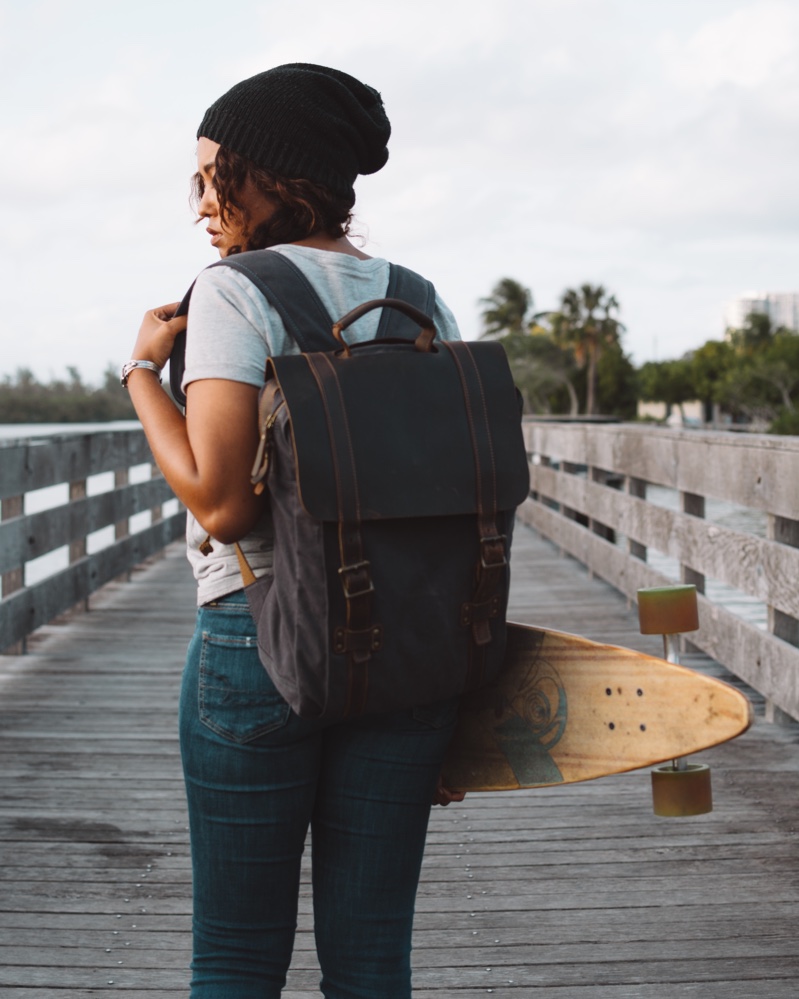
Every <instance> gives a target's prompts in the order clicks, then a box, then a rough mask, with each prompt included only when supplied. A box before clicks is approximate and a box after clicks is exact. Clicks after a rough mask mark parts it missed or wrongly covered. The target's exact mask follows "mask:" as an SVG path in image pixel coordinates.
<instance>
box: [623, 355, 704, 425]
mask: <svg viewBox="0 0 799 999" xmlns="http://www.w3.org/2000/svg"><path fill="white" fill-rule="evenodd" d="M638 392H639V395H640V397H641V399H643V400H645V401H647V402H664V403H665V404H666V409H667V413H666V415H667V416H668V414H669V413H670V412H671V409H672V407H673V406H678V407H679V409H680V413H681V414H682V416H683V418H684V417H685V412H684V410H683V403H686V402H688V401H689V400H691V399H696V398H697V391H696V386H695V385H694V378H693V368H692V365H691V361H690V360H689V359H688V358H686V357H683V358H680V359H679V360H676V361H647V362H646V364H643V365H642V366H641V368H640V369H639V371H638Z"/></svg>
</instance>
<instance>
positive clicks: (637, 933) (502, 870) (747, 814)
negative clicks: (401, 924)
mask: <svg viewBox="0 0 799 999" xmlns="http://www.w3.org/2000/svg"><path fill="white" fill-rule="evenodd" d="M192 603H193V584H192V581H191V579H190V578H189V573H188V569H187V566H186V563H185V560H184V558H183V554H182V552H181V549H180V546H179V545H175V546H172V547H171V548H170V549H168V550H167V552H166V556H165V557H164V558H161V559H157V560H154V561H152V562H151V563H150V564H149V565H148V566H146V567H144V568H142V569H140V570H137V571H136V572H135V573H134V574H133V578H132V580H131V581H130V582H127V583H126V582H117V583H112V584H110V585H109V586H108V587H106V588H105V589H104V590H102V591H100V592H99V593H98V594H97V595H96V596H94V597H92V610H91V612H90V613H89V614H86V615H75V616H73V617H72V618H71V619H70V620H69V621H68V622H67V623H66V624H56V625H51V626H48V627H47V628H45V629H42V631H40V632H39V633H37V635H36V636H35V637H34V638H33V640H32V641H31V643H30V648H31V654H30V655H28V656H27V657H24V658H19V659H15V658H6V659H3V660H0V796H1V797H0V995H2V996H3V997H5V999H45V997H47V999H51V997H53V996H56V997H59V996H63V997H64V999H83V997H88V996H104V997H105V996H113V995H115V994H124V995H126V996H133V997H139V996H140V997H142V999H154V997H155V996H158V997H165V999H172V997H178V996H185V995H186V994H187V987H186V983H187V981H188V972H187V964H188V960H189V946H190V944H189V922H190V915H189V913H190V873H189V860H188V842H187V831H186V815H185V810H184V800H183V788H182V780H181V775H180V765H179V758H178V745H177V735H176V724H175V716H176V703H177V691H178V683H179V676H180V669H181V661H182V658H183V653H184V649H185V645H186V642H187V639H188V636H189V634H190V632H191V628H192V616H193V612H192ZM511 616H512V617H514V618H515V619H517V620H528V621H536V622H538V623H541V624H544V625H548V626H551V627H559V628H562V629H565V630H572V631H578V632H580V633H583V634H586V635H588V636H589V637H593V638H597V639H600V640H606V641H613V642H618V643H621V644H626V645H634V646H637V647H639V648H641V649H642V650H644V651H657V644H658V643H657V640H656V639H651V638H647V639H642V638H641V637H640V636H638V635H637V630H636V621H635V616H634V615H633V614H631V613H630V611H629V610H628V609H627V606H626V604H625V601H624V600H623V598H621V597H620V596H618V595H617V594H616V593H615V591H613V590H611V589H610V588H609V587H607V586H606V585H605V584H603V583H601V582H598V581H592V580H590V579H589V578H588V575H587V573H586V572H585V570H583V569H582V568H581V567H580V566H578V565H577V564H576V563H575V562H573V561H571V560H570V559H565V558H559V557H558V554H557V552H556V551H555V549H554V548H553V547H552V546H551V545H549V544H548V543H546V542H543V541H541V540H540V539H539V538H538V537H537V536H536V535H534V534H533V533H532V532H531V531H529V530H527V529H525V528H519V529H518V533H517V537H516V542H515V547H514V588H513V597H512V613H511ZM695 662H696V663H697V664H700V665H704V666H706V667H707V668H710V669H715V670H718V667H715V666H714V665H712V664H710V665H708V664H707V662H706V661H704V660H702V659H701V657H697V658H696V660H695ZM703 759H705V760H706V761H707V762H711V763H712V764H713V780H714V792H715V798H716V810H715V811H714V812H713V813H712V814H710V815H707V816H701V817H699V818H695V819H683V820H666V819H658V818H656V817H654V816H653V815H652V813H651V805H650V798H649V786H648V777H647V775H646V774H645V773H635V774H628V775H624V776H621V777H618V778H610V779H607V780H603V781H599V782H595V783H591V784H582V785H572V786H571V787H567V788H562V789H546V790H541V791H535V792H519V793H509V794H500V795H472V796H470V797H469V798H467V800H466V802H465V803H464V804H462V805H458V806H451V807H450V808H448V809H435V810H434V812H433V817H432V822H431V829H430V836H429V844H428V850H427V855H426V859H425V865H424V873H423V879H422V884H421V888H420V892H419V901H418V917H417V932H416V939H415V950H414V965H415V969H416V971H415V990H414V995H415V996H416V997H418V999H448V997H453V999H473V997H475V999H476V997H477V996H481V997H482V996H485V995H486V994H487V993H493V994H494V995H496V996H508V997H511V999H521V997H527V996H534V997H536V999H678V997H679V999H682V997H702V999H787V997H792V999H795V997H796V995H797V980H798V979H799V945H797V940H796V931H795V924H796V917H797V915H799V845H797V838H796V831H797V827H798V826H799V814H798V812H799V725H796V726H791V727H788V728H775V727H772V726H768V725H766V724H765V723H764V722H758V724H757V725H756V726H755V727H754V729H753V730H752V731H751V732H749V733H747V735H745V736H744V737H743V738H741V739H739V740H737V741H736V742H735V743H732V744H730V745H728V746H724V747H720V748H719V749H717V750H714V751H712V752H710V753H706V754H704V755H703ZM317 982H318V973H317V969H316V962H315V956H314V953H313V939H312V933H311V915H310V896H309V888H308V883H307V871H306V873H305V881H304V884H303V888H302V900H301V914H300V931H299V933H298V937H297V948H296V953H295V960H294V964H293V966H292V970H291V973H290V978H289V984H288V986H287V989H286V991H285V993H284V994H285V996H286V997H287V999H310V997H311V996H315V995H318V990H317Z"/></svg>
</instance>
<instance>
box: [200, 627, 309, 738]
mask: <svg viewBox="0 0 799 999" xmlns="http://www.w3.org/2000/svg"><path fill="white" fill-rule="evenodd" d="M199 707H200V721H201V722H202V723H203V724H204V725H206V726H207V727H208V728H210V729H211V731H213V732H216V733H217V735H221V736H222V737H223V738H225V739H230V740H231V741H233V742H239V743H244V742H252V741H253V740H254V739H258V738H259V737H260V736H263V735H266V734H267V733H269V732H273V731H275V729H278V728H282V727H283V726H284V725H285V724H286V723H287V722H288V720H289V716H290V714H291V708H290V707H289V705H288V704H287V703H286V701H285V700H284V699H283V698H282V697H281V695H280V694H279V693H278V691H277V690H276V689H275V685H274V684H273V683H272V681H271V679H270V678H269V675H268V674H267V672H266V670H265V669H264V667H263V665H262V663H261V660H260V659H259V657H258V645H257V640H256V638H255V637H254V636H250V635H242V636H236V635H218V634H212V633H211V632H207V631H205V632H203V636H202V649H201V653H200V691H199Z"/></svg>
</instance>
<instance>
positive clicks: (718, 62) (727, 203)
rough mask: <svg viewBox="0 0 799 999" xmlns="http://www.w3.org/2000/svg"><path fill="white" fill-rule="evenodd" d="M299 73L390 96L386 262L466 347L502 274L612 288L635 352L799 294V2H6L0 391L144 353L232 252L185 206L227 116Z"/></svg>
mask: <svg viewBox="0 0 799 999" xmlns="http://www.w3.org/2000/svg"><path fill="white" fill-rule="evenodd" d="M226 10H230V11H234V10H235V12H236V13H235V20H234V19H232V17H231V16H229V15H227V14H226V13H225V11H226ZM290 61H304V62H319V63H323V64H327V65H332V66H336V67H338V68H341V69H344V70H346V71H348V72H350V73H352V74H353V75H355V76H359V77H361V78H362V79H364V80H365V81H366V82H368V83H370V84H372V85H373V86H375V87H376V88H377V89H378V90H380V91H381V93H382V95H383V99H384V101H385V104H386V108H387V111H388V113H389V116H390V118H391V120H392V124H393V135H392V140H391V144H390V151H391V157H390V160H389V162H388V165H387V166H386V167H385V168H384V169H383V170H382V171H381V172H380V173H378V174H376V175H375V176H373V177H367V178H362V179H361V180H360V181H359V186H358V187H357V188H356V190H358V192H359V198H358V204H357V206H356V212H357V215H358V220H359V231H360V232H361V233H362V235H363V237H364V239H365V244H364V245H365V249H366V250H367V252H370V253H373V254H379V255H384V256H388V257H390V258H392V259H395V260H397V261H398V262H400V263H405V264H407V265H408V266H411V267H414V268H415V269H417V270H421V271H423V272H424V273H425V274H426V275H427V276H429V277H430V278H431V279H432V280H433V281H434V282H435V283H436V285H437V286H438V288H439V290H440V292H441V294H442V295H443V297H444V298H445V299H446V300H447V301H448V303H449V304H450V306H451V307H452V308H453V309H454V311H455V313H456V315H457V316H458V318H459V320H460V322H461V326H462V329H463V332H464V334H465V335H466V336H468V337H473V336H476V335H477V334H478V333H479V329H480V323H479V303H478V299H479V298H480V297H481V296H483V295H486V294H488V293H489V292H490V290H491V287H492V286H493V285H494V283H495V282H496V281H497V280H498V279H500V278H502V277H505V276H509V277H513V278H515V279H517V280H519V281H521V282H522V283H524V284H525V285H527V286H528V287H530V288H531V289H532V291H533V294H534V297H535V304H536V307H537V308H538V309H542V310H543V309H547V308H553V307H555V306H556V305H557V302H558V298H559V296H560V294H561V292H562V291H563V289H564V288H566V287H568V286H574V285H577V284H581V283H584V282H590V283H602V284H604V285H605V286H606V287H607V288H608V289H609V290H611V291H613V292H614V293H615V294H616V296H617V298H618V299H619V301H620V303H621V306H622V315H621V318H622V320H623V321H624V323H625V324H626V326H627V333H626V334H625V340H624V345H625V348H626V349H627V351H628V352H629V353H630V354H631V355H632V357H633V360H634V361H635V362H636V363H641V362H643V361H645V360H649V359H652V358H657V359H664V358H667V357H675V356H678V355H680V354H681V353H683V352H684V351H686V350H688V349H690V348H691V347H694V346H698V345H699V344H701V343H703V342H704V341H705V340H707V339H710V338H713V337H718V336H720V335H721V333H722V330H723V310H724V306H725V304H726V303H727V302H728V301H729V300H730V299H731V298H733V297H734V296H735V295H737V294H740V293H742V292H744V291H747V290H750V289H761V290H770V291H791V290H799V267H798V266H797V261H798V260H799V254H798V253H797V251H798V250H799V184H797V176H799V164H798V163H797V152H798V151H799V0H481V2H477V0H401V2H400V0H395V2H393V3H388V2H386V0H345V2H339V0H291V2H286V0H279V2H276V0H239V2H237V3H236V4H230V5H225V4H220V3H218V2H209V0H158V2H156V0H137V2H136V3H126V4H121V3H109V2H108V0H102V2H100V0H26V2H25V3H23V2H21V0H0V77H1V78H2V88H3V93H4V97H5V100H4V112H3V115H2V118H1V119H0V138H1V139H2V155H0V183H1V185H2V192H3V219H4V225H3V228H2V237H0V239H1V244H0V245H2V251H1V252H2V274H3V292H2V305H3V310H2V312H3V318H2V323H3V329H2V352H1V353H0V376H2V375H8V374H13V373H14V371H15V370H16V369H17V368H18V367H21V366H25V367H29V368H32V369H33V370H34V372H35V373H36V374H37V375H38V376H39V377H43V378H48V377H51V376H61V375H63V374H64V370H65V368H66V366H67V365H75V366H76V367H77V368H78V369H79V370H80V372H81V373H82V374H83V375H84V376H85V377H86V378H87V379H89V380H93V381H94V380H98V379H99V377H100V376H101V373H102V372H103V371H104V370H105V368H106V367H107V366H108V364H113V365H114V366H115V367H117V366H119V365H120V364H121V362H122V361H124V360H126V359H127V358H128V357H129V355H130V350H131V347H132V344H133V341H134V338H135V334H136V331H137V329H138V325H139V322H140V319H141V315H142V314H143V313H144V311H145V310H146V309H147V308H151V307H154V306H156V305H159V304H162V303H164V302H169V301H173V300H175V299H178V298H180V297H181V296H182V294H183V292H184V291H185V290H186V288H187V287H188V285H189V284H190V282H191V280H192V278H193V277H194V275H195V274H196V272H197V271H199V270H200V269H201V268H202V267H203V266H205V265H206V264H208V263H211V262H212V261H213V259H215V257H214V255H213V252H212V251H211V249H210V247H209V245H208V236H207V234H206V233H205V231H204V228H203V227H197V228H195V227H194V226H193V224H192V222H193V218H192V215H191V212H190V210H189V207H188V200H187V195H188V177H189V176H190V174H191V172H192V170H193V158H194V152H195V138H194V136H195V132H196V128H197V125H198V123H199V121H200V119H201V117H202V114H203V112H204V110H205V108H206V107H207V106H208V105H209V104H210V103H211V102H212V101H213V100H215V99H216V98H217V97H218V96H219V95H220V94H221V93H223V92H224V91H225V90H227V89H228V87H230V86H231V85H232V84H233V83H235V82H237V81H238V80H240V79H242V78H244V77H246V76H249V75H252V74H253V73H256V72H259V71H261V70H263V69H266V68H268V67H270V66H274V65H277V64H279V63H282V62H290Z"/></svg>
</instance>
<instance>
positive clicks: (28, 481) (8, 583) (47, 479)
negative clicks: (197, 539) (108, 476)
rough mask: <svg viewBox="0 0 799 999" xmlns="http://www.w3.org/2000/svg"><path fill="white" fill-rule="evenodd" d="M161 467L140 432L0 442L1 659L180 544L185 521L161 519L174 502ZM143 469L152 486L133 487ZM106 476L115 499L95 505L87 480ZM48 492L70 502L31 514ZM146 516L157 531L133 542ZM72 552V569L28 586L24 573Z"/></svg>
mask: <svg viewBox="0 0 799 999" xmlns="http://www.w3.org/2000/svg"><path fill="white" fill-rule="evenodd" d="M152 460H153V459H152V455H151V453H150V449H149V447H148V445H147V441H146V439H145V437H144V433H143V432H142V431H141V430H140V429H132V430H119V429H113V430H107V431H92V432H89V433H74V432H63V433H62V432H59V433H55V434H53V435H51V436H47V437H31V438H28V439H25V440H10V441H0V575H2V599H0V652H3V651H8V650H9V649H10V648H15V647H17V646H19V644H20V643H23V644H24V642H25V639H26V637H27V636H28V635H29V634H30V633H31V632H32V631H34V630H35V629H36V628H38V627H40V626H41V625H43V624H46V623H48V622H49V621H51V620H52V619H53V618H55V617H56V616H57V615H59V614H61V613H63V612H64V611H66V610H68V609H69V608H71V607H73V606H75V605H76V604H79V603H81V601H84V602H85V601H86V600H87V599H88V597H89V595H90V594H91V593H92V592H94V591H95V590H96V589H98V587H100V586H102V585H103V584H104V583H107V582H108V581H109V580H111V579H113V578H115V577H116V576H120V575H123V574H124V573H127V572H128V571H129V570H130V569H131V568H132V567H133V566H134V565H136V564H137V563H139V562H141V561H143V560H144V559H145V558H147V557H148V556H150V555H153V554H154V553H156V552H158V551H160V550H161V549H162V548H163V547H164V546H165V545H167V544H169V542H171V541H173V540H175V539H176V538H178V537H180V536H181V534H182V533H183V531H184V529H185V513H184V512H181V511H180V509H179V510H178V512H177V513H174V514H172V515H171V516H168V517H163V516H162V506H163V504H164V503H166V502H167V501H168V500H170V499H173V498H174V497H173V494H172V492H171V490H170V488H169V486H168V485H167V484H166V482H165V481H164V479H163V478H162V477H161V475H160V473H159V472H158V470H157V469H156V468H155V466H153V465H152ZM144 464H150V465H151V468H152V471H151V477H150V478H149V479H147V480H145V481H141V482H133V483H131V482H130V481H129V479H130V474H129V473H130V470H131V469H132V468H135V467H136V466H139V465H144ZM101 473H113V475H114V486H113V489H110V490H108V491H105V492H98V493H96V494H95V495H89V494H88V493H89V492H90V490H87V480H88V479H89V478H90V477H91V476H94V475H99V474H101ZM48 486H64V487H65V491H66V493H67V498H66V502H62V503H60V504H59V505H57V506H53V507H51V508H49V509H47V510H43V511H41V512H38V513H33V512H30V513H26V512H25V497H26V495H27V494H29V493H32V492H34V491H35V490H38V489H43V488H45V487H48ZM146 511H149V512H150V514H151V523H150V526H148V527H145V528H144V529H143V530H140V531H136V532H135V533H131V531H130V523H129V519H130V518H131V517H133V516H135V515H136V514H140V513H144V512H146ZM110 526H113V527H114V540H113V542H111V543H110V544H108V545H107V546H106V547H103V548H101V549H100V550H98V551H96V552H94V553H91V554H89V553H87V538H88V537H89V535H91V534H93V533H94V532H95V531H99V530H101V529H102V528H108V527H110ZM65 546H69V564H68V566H67V567H66V568H64V569H61V570H60V571H58V572H55V573H53V574H51V575H49V576H47V577H46V578H44V579H42V580H41V581H40V582H38V583H35V584H33V585H31V586H26V585H25V580H24V573H25V564H26V563H27V562H30V561H31V560H32V559H35V558H38V557H40V556H42V555H45V554H47V553H51V552H55V551H57V550H58V549H62V548H64V547H65Z"/></svg>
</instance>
